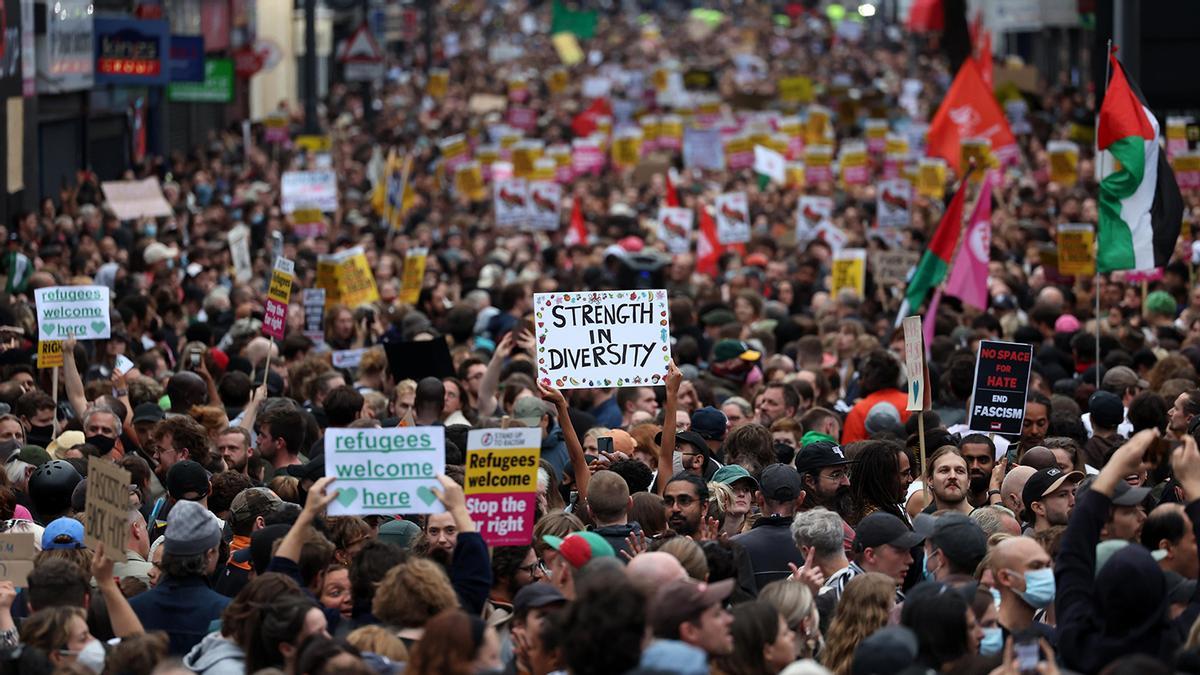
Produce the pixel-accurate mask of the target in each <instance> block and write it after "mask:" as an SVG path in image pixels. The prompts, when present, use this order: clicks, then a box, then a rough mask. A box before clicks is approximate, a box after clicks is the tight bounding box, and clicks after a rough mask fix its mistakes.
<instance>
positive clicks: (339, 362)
mask: <svg viewBox="0 0 1200 675" xmlns="http://www.w3.org/2000/svg"><path fill="white" fill-rule="evenodd" d="M367 349H369V348H368V347H360V348H358V349H335V350H333V352H332V354H331V356H332V357H333V367H334V368H337V369H339V370H353V369H354V368H357V367H358V364H360V363H362V359H363V354H365V353H366V352H367Z"/></svg>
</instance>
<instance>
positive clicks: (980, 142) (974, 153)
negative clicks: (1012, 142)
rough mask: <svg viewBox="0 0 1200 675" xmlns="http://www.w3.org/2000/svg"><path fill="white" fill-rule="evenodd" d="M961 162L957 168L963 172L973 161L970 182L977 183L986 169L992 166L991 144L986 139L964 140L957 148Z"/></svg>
mask: <svg viewBox="0 0 1200 675" xmlns="http://www.w3.org/2000/svg"><path fill="white" fill-rule="evenodd" d="M958 150H959V157H960V158H961V161H960V163H959V166H961V167H962V170H963V171H964V172H965V171H966V170H967V169H968V168H970V166H971V160H974V163H975V171H974V173H972V174H971V182H972V183H979V182H980V181H982V180H983V175H984V174H985V173H987V169H988V167H990V166H991V165H992V143H991V141H989V140H987V139H986V138H964V139H963V140H962V142H961V143H960V144H959V146H958Z"/></svg>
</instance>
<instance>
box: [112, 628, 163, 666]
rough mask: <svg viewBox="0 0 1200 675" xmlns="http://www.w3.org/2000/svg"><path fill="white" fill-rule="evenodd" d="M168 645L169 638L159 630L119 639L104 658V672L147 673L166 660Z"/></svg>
mask: <svg viewBox="0 0 1200 675" xmlns="http://www.w3.org/2000/svg"><path fill="white" fill-rule="evenodd" d="M169 645H170V638H168V637H167V634H166V632H165V631H161V630H155V631H150V632H149V633H141V634H138V635H132V636H129V637H126V638H121V641H120V642H118V643H117V644H116V645H114V646H113V648H112V649H110V650H109V652H108V655H107V656H105V658H104V672H106V673H149V672H151V671H153V670H154V666H156V665H158V663H159V662H160V661H162V660H163V659H165V658H167V648H168V646H169Z"/></svg>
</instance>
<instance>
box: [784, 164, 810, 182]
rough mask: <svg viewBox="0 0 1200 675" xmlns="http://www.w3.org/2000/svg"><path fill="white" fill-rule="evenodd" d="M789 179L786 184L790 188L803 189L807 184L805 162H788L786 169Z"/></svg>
mask: <svg viewBox="0 0 1200 675" xmlns="http://www.w3.org/2000/svg"><path fill="white" fill-rule="evenodd" d="M784 171H785V173H786V176H787V179H786V181H785V184H786V185H787V187H789V188H802V187H804V185H805V183H806V178H807V177H806V176H805V175H804V162H788V163H787V167H786V168H785V169H784Z"/></svg>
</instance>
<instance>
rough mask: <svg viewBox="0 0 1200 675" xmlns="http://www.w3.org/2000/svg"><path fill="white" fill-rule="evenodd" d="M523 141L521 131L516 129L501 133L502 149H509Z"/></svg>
mask: <svg viewBox="0 0 1200 675" xmlns="http://www.w3.org/2000/svg"><path fill="white" fill-rule="evenodd" d="M520 142H521V132H520V131H517V130H516V129H510V130H508V131H505V132H504V133H502V134H500V149H501V150H509V149H511V148H513V147H515V146H516V145H517V143H520Z"/></svg>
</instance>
